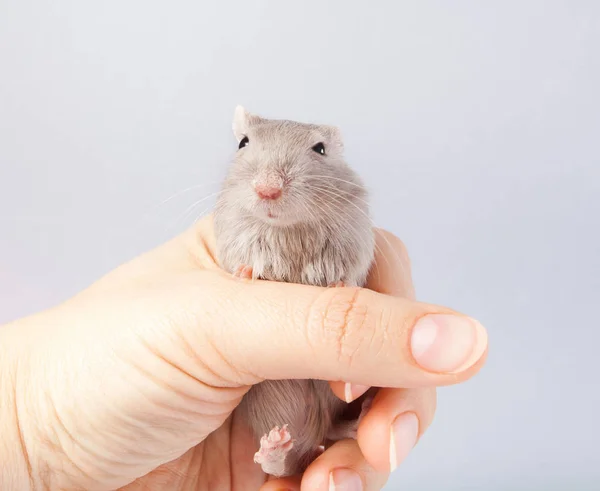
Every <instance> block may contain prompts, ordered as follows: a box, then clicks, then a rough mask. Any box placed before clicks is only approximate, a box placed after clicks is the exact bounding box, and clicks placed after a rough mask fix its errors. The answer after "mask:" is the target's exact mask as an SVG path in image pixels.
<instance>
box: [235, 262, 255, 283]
mask: <svg viewBox="0 0 600 491" xmlns="http://www.w3.org/2000/svg"><path fill="white" fill-rule="evenodd" d="M233 276H234V277H235V278H241V279H244V280H251V279H252V266H244V265H241V266H238V268H237V269H236V270H235V273H233Z"/></svg>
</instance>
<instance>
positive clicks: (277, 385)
mask: <svg viewBox="0 0 600 491" xmlns="http://www.w3.org/2000/svg"><path fill="white" fill-rule="evenodd" d="M233 132H234V135H235V137H236V139H237V141H238V143H239V149H238V151H237V153H236V155H235V158H234V159H233V164H232V165H231V167H230V169H229V172H228V175H227V177H226V179H225V181H224V184H223V187H222V190H221V192H220V194H219V197H218V199H217V204H216V208H215V214H214V224H215V234H216V244H217V258H218V261H219V263H220V264H221V266H222V267H223V268H224V269H225V270H227V271H229V272H231V273H232V274H235V275H237V276H240V277H245V278H257V279H265V280H274V281H285V282H291V283H303V284H309V285H317V286H364V284H365V282H366V278H367V274H368V272H369V269H370V267H371V264H372V261H373V257H374V249H375V239H374V233H373V229H372V224H371V220H370V217H369V207H368V203H367V193H366V189H365V187H364V185H363V183H362V181H361V179H360V178H359V176H358V175H357V174H356V173H355V172H354V171H353V170H352V169H351V168H350V167H349V166H348V165H347V164H346V162H345V161H344V157H343V142H342V138H341V135H340V132H339V131H338V129H337V128H335V127H332V126H325V125H315V124H306V123H298V122H294V121H287V120H274V119H265V118H262V117H259V116H256V115H253V114H250V113H248V112H247V111H246V110H245V109H244V108H242V107H241V106H238V107H237V108H236V110H235V114H234V121H233ZM363 402H365V403H368V400H367V399H364V401H363ZM347 407H348V405H347V404H346V403H345V402H343V401H341V400H339V399H338V398H337V397H336V396H335V395H334V394H333V393H332V391H331V389H330V388H329V385H328V384H327V382H325V381H320V380H280V381H265V382H263V383H260V384H258V385H256V386H254V387H253V388H252V389H251V390H250V391H249V392H248V393H247V394H246V396H245V397H244V399H243V401H242V404H241V405H240V408H239V411H242V412H243V416H244V418H245V419H246V420H247V421H248V423H249V426H250V427H251V429H252V431H253V432H254V434H255V436H256V439H257V446H258V445H259V444H260V448H259V451H257V452H256V454H255V458H254V459H255V462H257V463H260V464H261V465H262V468H263V470H264V471H265V472H266V473H267V474H271V475H274V476H288V475H292V474H296V473H299V472H302V471H303V470H304V469H305V468H306V466H307V465H308V464H310V462H311V461H312V460H313V459H314V458H315V457H316V456H317V455H318V454H319V452H320V447H321V446H322V445H326V444H327V443H328V442H332V441H337V440H339V439H342V438H348V437H352V436H355V434H356V426H357V424H356V421H357V420H356V419H355V420H354V422H350V424H349V423H348V421H347V420H345V419H343V414H344V412H345V410H346V409H347ZM366 407H367V405H366V404H363V412H364V410H365V409H366Z"/></svg>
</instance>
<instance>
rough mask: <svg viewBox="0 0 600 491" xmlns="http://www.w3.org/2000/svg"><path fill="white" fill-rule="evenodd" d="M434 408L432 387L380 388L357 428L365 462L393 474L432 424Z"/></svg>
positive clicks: (434, 395)
mask: <svg viewBox="0 0 600 491" xmlns="http://www.w3.org/2000/svg"><path fill="white" fill-rule="evenodd" d="M435 409H436V393H435V389H434V388H429V387H428V388H423V389H380V390H379V392H378V393H377V395H376V396H375V399H374V400H373V403H372V405H371V407H370V408H369V410H368V412H367V413H366V414H365V416H363V418H362V420H361V422H360V425H359V428H358V444H359V446H360V449H361V451H362V452H363V454H364V455H365V458H366V460H367V461H368V462H369V463H370V464H371V465H372V466H373V467H374V468H375V469H377V470H379V471H381V472H384V471H385V472H392V471H394V469H396V468H397V467H398V466H399V465H400V464H401V463H402V461H403V460H404V459H405V458H406V456H407V455H408V454H409V453H410V451H411V450H412V448H413V447H414V446H415V445H416V443H417V442H418V440H419V438H420V437H421V435H422V434H423V433H424V432H425V430H426V429H427V428H428V427H429V425H430V424H431V422H432V420H433V416H434V413H435Z"/></svg>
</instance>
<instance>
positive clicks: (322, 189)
mask: <svg viewBox="0 0 600 491" xmlns="http://www.w3.org/2000/svg"><path fill="white" fill-rule="evenodd" d="M315 189H318V190H320V191H322V192H325V193H328V194H329V195H330V196H333V197H335V198H338V199H343V200H344V201H346V202H348V203H350V204H352V205H353V206H354V207H355V208H356V209H357V210H359V211H360V212H361V213H362V214H363V215H364V216H365V217H366V218H367V219H368V220H369V222H370V223H371V224H373V222H372V220H371V217H369V215H367V213H366V212H365V211H364V210H362V209H361V208H360V207H359V206H357V205H356V203H353V202H352V201H350V200H349V199H348V198H346V197H344V196H342V195H341V194H338V193H336V192H335V191H334V190H332V189H331V188H329V187H327V188H323V187H319V186H315ZM340 211H343V212H344V210H343V209H340ZM345 213H347V212H345ZM348 215H349V214H348ZM350 218H351V217H350ZM373 228H375V227H374V226H373ZM382 237H383V239H384V240H386V242H387V243H388V246H389V247H390V249H392V250H393V251H394V252H395V254H396V256H397V257H396V259H398V261H399V263H400V266H401V268H402V271H403V273H404V272H405V271H404V264H403V263H402V260H401V259H400V257H399V256H398V253H397V252H396V251H395V250H394V249H393V247H392V246H391V244H390V243H389V241H388V240H387V238H386V237H385V236H382ZM375 247H376V250H378V251H379V253H380V254H381V255H382V256H383V258H384V259H385V261H386V263H387V265H388V268H391V264H390V262H389V259H388V258H387V256H386V255H385V254H384V253H383V250H382V249H381V247H379V246H378V244H377V242H375ZM379 278H381V277H379Z"/></svg>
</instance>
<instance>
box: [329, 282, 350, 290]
mask: <svg viewBox="0 0 600 491" xmlns="http://www.w3.org/2000/svg"><path fill="white" fill-rule="evenodd" d="M345 286H346V284H345V283H344V282H343V281H336V282H335V283H329V285H327V287H328V288H343V287H345Z"/></svg>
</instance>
